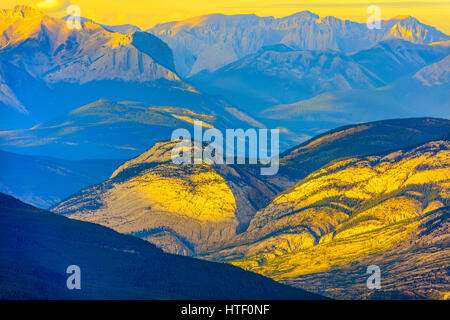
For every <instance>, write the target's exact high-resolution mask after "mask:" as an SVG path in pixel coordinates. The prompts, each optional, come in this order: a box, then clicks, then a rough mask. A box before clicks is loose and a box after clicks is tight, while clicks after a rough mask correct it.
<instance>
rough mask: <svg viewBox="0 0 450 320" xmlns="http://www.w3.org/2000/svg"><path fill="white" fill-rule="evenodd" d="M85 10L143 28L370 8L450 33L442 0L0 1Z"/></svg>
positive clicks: (449, 5)
mask: <svg viewBox="0 0 450 320" xmlns="http://www.w3.org/2000/svg"><path fill="white" fill-rule="evenodd" d="M70 3H71V4H76V5H78V6H79V7H80V8H81V15H82V16H84V17H86V18H90V19H92V20H95V21H97V22H99V23H103V24H123V23H131V24H135V25H137V26H139V27H141V28H143V29H146V28H149V27H151V26H152V25H154V24H156V23H160V22H167V21H174V20H182V19H186V18H190V17H194V16H198V15H203V14H209V13H225V14H237V13H254V14H257V15H259V16H275V17H282V16H286V15H290V14H292V13H295V12H298V11H303V10H310V11H312V12H314V13H316V14H318V15H320V16H327V15H333V16H336V17H339V18H343V19H349V20H354V21H359V22H365V21H366V19H367V17H368V14H367V13H366V8H367V7H368V6H369V5H378V6H379V7H380V8H381V14H382V19H389V18H392V17H394V16H396V15H412V16H414V17H416V18H418V19H419V20H420V21H421V22H423V23H426V24H429V25H433V26H435V27H437V28H438V29H440V30H441V31H443V32H446V33H447V34H450V0H447V1H444V0H438V1H404V0H396V1H392V2H389V1H381V0H378V1H375V0H374V1H370V0H369V1H362V0H324V1H313V0H303V1H295V0H294V1H293V0H278V1H275V0H221V1H214V0H160V1H155V0H22V1H10V0H0V4H1V7H2V8H9V7H12V6H14V5H17V4H28V5H34V6H39V7H40V8H41V9H46V10H43V11H47V12H48V13H49V14H51V15H54V16H63V15H65V12H64V10H65V8H67V6H68V5H69V4H70Z"/></svg>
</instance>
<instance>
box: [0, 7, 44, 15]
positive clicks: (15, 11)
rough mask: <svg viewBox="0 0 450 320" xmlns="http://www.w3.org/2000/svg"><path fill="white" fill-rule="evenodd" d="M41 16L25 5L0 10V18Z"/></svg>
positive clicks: (36, 10) (40, 13) (37, 11)
mask: <svg viewBox="0 0 450 320" xmlns="http://www.w3.org/2000/svg"><path fill="white" fill-rule="evenodd" d="M42 15H44V14H43V13H42V12H41V11H39V10H38V9H36V8H33V7H30V6H26V5H17V6H15V7H14V8H11V9H2V10H0V16H2V17H7V18H30V17H34V16H42Z"/></svg>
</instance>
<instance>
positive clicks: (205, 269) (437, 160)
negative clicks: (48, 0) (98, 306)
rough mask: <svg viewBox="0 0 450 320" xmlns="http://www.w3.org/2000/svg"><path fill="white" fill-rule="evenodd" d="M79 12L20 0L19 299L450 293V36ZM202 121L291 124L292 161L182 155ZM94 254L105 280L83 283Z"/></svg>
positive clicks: (14, 207) (11, 56)
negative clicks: (74, 24) (76, 25)
mask: <svg viewBox="0 0 450 320" xmlns="http://www.w3.org/2000/svg"><path fill="white" fill-rule="evenodd" d="M66 18H67V17H66ZM66 18H63V19H57V18H54V17H50V16H48V15H46V14H44V13H42V12H40V11H38V10H36V9H33V8H32V7H27V6H16V7H15V8H12V9H8V10H0V149H2V150H1V151H0V165H1V169H0V192H2V193H0V224H1V226H0V227H1V232H0V234H1V236H0V238H2V241H1V243H2V244H3V245H0V251H1V252H0V256H1V258H2V259H0V271H1V272H0V297H1V298H9V299H18V298H44V299H45V298H47V299H55V298H58V299H72V298H88V299H92V298H96V299H99V298H110V299H111V298H112V299H130V298H135V299H136V298H138V299H143V298H153V299H212V298H213V299H231V298H234V299H244V298H245V299H253V298H255V299H279V298H280V299H281V298H283V299H302V298H305V299H309V298H313V299H315V298H322V296H326V297H331V298H338V299H342V298H349V299H355V298H357V299H385V298H387V299H404V298H407V299H409V298H420V299H424V298H431V299H448V292H449V287H448V284H447V283H448V281H447V278H448V265H449V261H450V255H449V250H448V248H449V241H450V240H449V237H448V234H449V232H448V214H449V210H448V208H449V200H448V199H449V194H450V192H449V187H450V185H449V183H448V181H450V176H449V170H448V169H449V166H450V145H449V137H450V120H448V118H449V116H450V113H449V110H450V104H449V101H450V96H449V93H450V81H449V80H450V64H449V62H450V58H449V57H450V37H449V36H448V35H446V34H444V33H442V32H440V31H438V30H437V29H436V28H434V27H432V26H428V25H425V24H422V23H421V22H419V21H418V20H417V19H415V18H413V17H409V16H402V17H396V18H393V19H390V20H384V21H382V22H381V26H382V27H381V29H369V28H368V27H367V26H366V25H365V24H363V23H356V22H352V21H348V20H345V21H344V20H340V19H338V18H335V17H319V16H317V15H315V14H313V13H311V12H309V11H304V12H300V13H297V14H294V15H291V16H288V17H283V18H273V17H258V16H256V15H231V16H227V15H222V14H214V15H206V16H201V17H197V18H192V19H188V20H184V21H178V22H168V23H164V24H160V25H157V26H155V27H153V28H151V29H150V30H147V31H141V30H140V29H139V28H137V27H134V26H133V25H121V26H108V25H103V24H99V23H96V22H94V21H92V20H90V19H87V18H82V19H81V29H80V30H71V29H70V28H68V26H67V22H66ZM195 121H202V123H203V128H204V129H207V128H208V129H213V128H214V129H218V130H219V131H220V132H222V133H223V132H224V131H225V130H226V129H238V128H242V129H244V130H245V129H248V128H255V129H258V128H259V129H260V128H267V129H275V128H276V129H279V130H280V151H281V153H280V155H279V160H280V161H279V171H278V173H277V174H276V175H273V176H270V175H269V176H264V175H261V174H260V170H261V168H262V166H263V164H262V163H258V164H255V165H253V164H249V163H248V162H249V161H248V159H245V160H247V161H246V164H243V165H240V164H212V163H210V162H207V161H203V162H202V163H199V164H194V165H188V164H176V163H174V162H173V161H172V153H173V151H176V150H179V149H178V148H179V145H178V143H179V142H180V141H179V140H172V139H171V135H172V133H173V132H174V130H176V129H187V130H188V131H189V132H191V133H192V131H193V124H194V122H195ZM169 139H170V140H169ZM259 143H260V142H259ZM259 146H260V147H261V145H259ZM197 148H202V149H203V148H206V143H205V144H203V145H197V144H195V143H192V142H191V144H190V146H185V149H184V150H183V154H187V155H189V154H190V155H191V156H192V155H193V154H195V153H194V152H195V151H199V150H196V149H197ZM3 193H5V194H9V196H7V195H5V194H3ZM11 196H13V197H14V198H12V197H11ZM16 198H17V199H16ZM21 201H24V202H27V203H28V204H25V203H22V202H21ZM31 205H34V206H36V207H40V208H49V209H48V210H49V211H51V212H49V211H43V210H41V209H37V208H35V207H32V206H31ZM63 216H64V217H63ZM67 218H70V219H67ZM100 225H102V226H100ZM108 228H111V229H113V230H114V231H113V230H111V229H108ZM118 232H119V233H118ZM138 238H140V239H138ZM157 247H159V248H157ZM161 249H162V250H161ZM173 254H177V255H178V256H175V255H173ZM194 258H197V259H199V260H196V259H194ZM74 263H79V265H80V266H81V267H82V269H83V270H86V271H87V272H85V273H83V274H85V275H86V278H85V280H84V281H86V282H83V283H85V284H86V287H84V288H86V290H82V291H68V290H67V289H66V288H65V279H66V277H67V275H66V274H65V268H66V265H70V264H74ZM233 265H234V266H233ZM369 265H377V266H379V267H380V268H381V272H382V274H381V276H382V284H383V285H382V288H381V289H379V290H375V291H371V290H368V288H367V286H366V280H367V277H368V275H367V273H366V268H367V266H369ZM237 267H239V268H237ZM242 269H245V270H247V271H244V270H242ZM248 271H251V272H248ZM255 273H258V274H259V275H256V274H255ZM264 276H265V277H269V278H271V279H272V280H276V281H277V282H281V283H284V284H288V285H290V287H287V286H285V285H282V284H280V283H278V284H277V283H276V282H273V281H272V280H269V279H267V278H265V277H264ZM294 287H297V288H298V289H296V288H294ZM300 288H301V289H300ZM303 289H307V290H308V291H310V292H314V294H310V293H308V292H306V291H304V290H303Z"/></svg>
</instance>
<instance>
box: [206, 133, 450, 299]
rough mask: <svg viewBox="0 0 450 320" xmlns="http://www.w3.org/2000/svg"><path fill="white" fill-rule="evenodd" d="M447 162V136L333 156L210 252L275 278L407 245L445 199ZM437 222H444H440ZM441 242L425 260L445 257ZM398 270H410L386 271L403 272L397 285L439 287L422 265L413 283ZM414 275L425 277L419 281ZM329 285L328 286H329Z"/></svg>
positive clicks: (449, 177) (437, 262)
mask: <svg viewBox="0 0 450 320" xmlns="http://www.w3.org/2000/svg"><path fill="white" fill-rule="evenodd" d="M449 165H450V144H449V142H448V140H441V141H434V142H429V143H427V144H424V145H422V146H419V147H416V148H412V149H408V150H398V151H393V152H391V153H385V154H383V155H376V156H366V157H357V158H349V159H346V160H341V161H336V162H331V163H330V164H328V165H326V166H324V167H323V168H321V169H320V170H317V171H315V172H313V173H312V174H310V175H309V176H308V177H306V178H305V179H303V180H302V181H300V182H299V183H298V184H297V185H296V186H295V187H293V188H292V189H289V190H287V191H285V192H283V193H282V194H280V195H278V196H277V197H276V198H275V199H274V200H273V201H272V202H271V204H270V205H268V206H267V207H266V208H265V209H263V210H261V211H259V212H257V213H256V215H255V217H254V218H253V219H252V221H251V223H250V226H249V228H248V230H247V231H246V232H245V233H242V234H240V235H239V236H238V237H236V238H235V239H234V243H233V245H231V246H230V247H229V248H228V249H225V250H222V251H220V252H216V253H213V254H211V255H210V256H209V258H210V259H211V258H212V259H218V260H221V261H223V260H225V261H228V262H231V263H233V264H235V265H237V266H240V267H242V268H245V269H248V270H252V271H255V272H258V273H261V274H263V275H266V276H269V277H272V278H274V279H277V280H280V281H295V279H297V277H300V276H303V275H308V274H309V275H311V274H316V273H318V272H332V271H333V270H334V269H335V268H341V267H343V266H344V265H346V264H348V263H351V262H354V261H359V259H362V258H367V259H366V260H365V261H367V262H369V261H371V258H372V255H380V254H384V253H386V252H388V251H389V250H392V249H394V248H395V247H396V246H398V245H399V244H401V245H403V246H404V247H405V246H407V245H408V244H409V243H408V241H409V239H410V238H411V237H413V238H414V237H415V235H417V234H420V233H418V231H419V229H418V228H420V226H421V225H423V224H424V223H426V221H428V220H427V219H428V218H424V216H425V215H426V214H427V213H430V212H432V211H433V210H436V209H439V208H443V207H445V206H448V204H449V195H450V189H449V188H450V185H449V181H450V170H449ZM445 212H446V211H442V214H443V213H445ZM424 219H425V220H424ZM438 221H441V220H439V219H438ZM442 223H444V222H442ZM435 227H436V228H445V225H441V224H439V223H437V225H436V226H435ZM445 236H446V235H445V234H444V237H445ZM419 238H420V237H419ZM422 240H424V238H423V239H422ZM435 240H436V241H440V240H439V239H435ZM443 241H444V240H443ZM445 241H448V240H445ZM445 241H444V243H446V242H445ZM439 248H440V249H439V250H440V251H439V254H437V255H436V256H434V255H431V256H429V259H432V260H431V261H428V263H427V264H428V265H430V266H432V267H433V268H437V270H440V269H441V268H442V267H444V266H445V265H447V266H448V263H449V255H448V246H447V247H445V245H444V246H443V247H439ZM386 254H387V255H389V253H386ZM409 254H411V252H409ZM406 257H407V256H400V257H399V260H398V261H395V263H399V264H403V263H405V262H404V261H401V260H400V259H401V258H405V259H406ZM419 257H420V256H417V257H415V258H417V259H419ZM376 261H380V260H375V262H376ZM406 263H408V264H410V263H411V262H406ZM370 264H372V263H370ZM422 266H423V265H422ZM346 270H347V269H346ZM403 271H404V272H410V273H405V274H396V273H395V272H393V271H392V270H390V273H389V274H388V275H389V276H392V277H394V276H395V277H397V279H400V278H401V277H405V280H401V281H403V282H399V283H397V286H398V288H401V290H400V291H402V292H405V291H406V290H410V291H412V292H414V289H415V288H416V286H418V287H420V288H421V290H422V289H423V288H424V287H428V289H433V288H436V290H438V291H439V290H440V289H439V288H442V280H437V281H436V283H437V285H436V286H434V285H433V283H429V282H427V280H426V276H425V274H426V269H425V270H424V269H418V270H417V272H419V273H422V276H423V278H420V277H419V278H417V279H416V280H415V281H412V282H408V281H409V280H407V278H408V274H411V275H413V274H414V270H412V271H405V270H404V269H403ZM399 272H400V270H399ZM388 275H387V274H385V276H388ZM364 276H365V275H362V277H364ZM389 276H388V277H389ZM352 277H356V276H355V275H352ZM399 277H400V278H399ZM439 277H441V276H439ZM310 278H311V279H313V278H314V276H311V277H310ZM399 281H400V280H399ZM416 281H417V282H419V283H420V282H423V283H422V284H420V285H416V284H415V282H416ZM386 282H388V283H390V284H391V285H390V287H389V289H388V288H386V289H388V290H392V286H393V283H394V281H393V279H389V278H388V279H386ZM349 285H350V284H349ZM353 286H359V284H353ZM447 289H448V287H447ZM316 290H320V289H319V288H317V289H316ZM328 291H329V293H330V294H332V293H333V289H332V288H329V289H328ZM421 292H422V294H423V290H422V291H421Z"/></svg>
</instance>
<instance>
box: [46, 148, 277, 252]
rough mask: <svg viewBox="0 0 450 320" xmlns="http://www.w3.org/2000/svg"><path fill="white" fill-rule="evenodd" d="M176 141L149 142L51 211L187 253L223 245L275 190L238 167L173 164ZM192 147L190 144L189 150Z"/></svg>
mask: <svg viewBox="0 0 450 320" xmlns="http://www.w3.org/2000/svg"><path fill="white" fill-rule="evenodd" d="M178 143H179V141H175V142H173V141H166V142H161V143H157V144H155V145H154V146H153V147H152V148H150V149H149V150H148V151H146V152H144V153H143V154H141V155H140V156H138V157H137V158H134V159H131V160H129V161H127V162H125V163H124V164H123V165H121V166H120V167H119V168H118V169H117V170H116V171H115V172H114V173H113V174H112V176H111V178H110V179H109V180H107V181H105V182H104V183H101V184H99V185H96V186H93V187H89V188H86V189H84V190H82V191H81V192H79V193H78V194H75V195H73V196H72V197H70V198H69V199H67V200H65V201H63V202H61V203H60V204H58V205H57V206H56V207H54V208H53V209H52V211H54V212H56V213H61V214H65V215H68V216H69V217H71V218H74V219H79V220H84V221H89V222H93V223H98V224H102V225H105V226H107V227H110V228H113V229H115V230H117V231H119V232H121V233H127V234H133V235H136V236H138V237H140V238H143V239H146V240H148V241H150V242H152V243H154V244H156V245H157V246H159V247H161V248H162V249H164V250H165V251H167V252H172V253H178V254H184V255H192V254H194V253H196V252H203V251H205V250H206V249H208V248H216V247H221V246H223V243H224V241H225V240H229V239H231V238H232V237H234V236H235V235H236V232H237V231H239V230H240V229H242V228H245V226H246V225H248V223H249V220H250V219H251V217H253V215H254V213H255V212H256V211H257V210H258V209H260V208H261V207H262V206H263V205H264V204H267V203H268V202H269V201H270V199H271V198H273V197H274V196H275V194H276V192H277V191H278V189H276V188H275V187H273V188H272V187H271V186H268V185H267V184H266V183H265V182H263V181H260V180H259V179H258V178H257V177H251V176H248V174H247V173H246V172H245V171H242V170H241V171H240V170H239V168H232V167H227V166H225V165H223V166H215V167H214V166H211V165H206V164H201V165H176V164H174V163H173V162H172V161H171V152H172V149H173V148H174V147H176V145H177V144H178ZM192 150H193V146H191V152H192Z"/></svg>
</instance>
